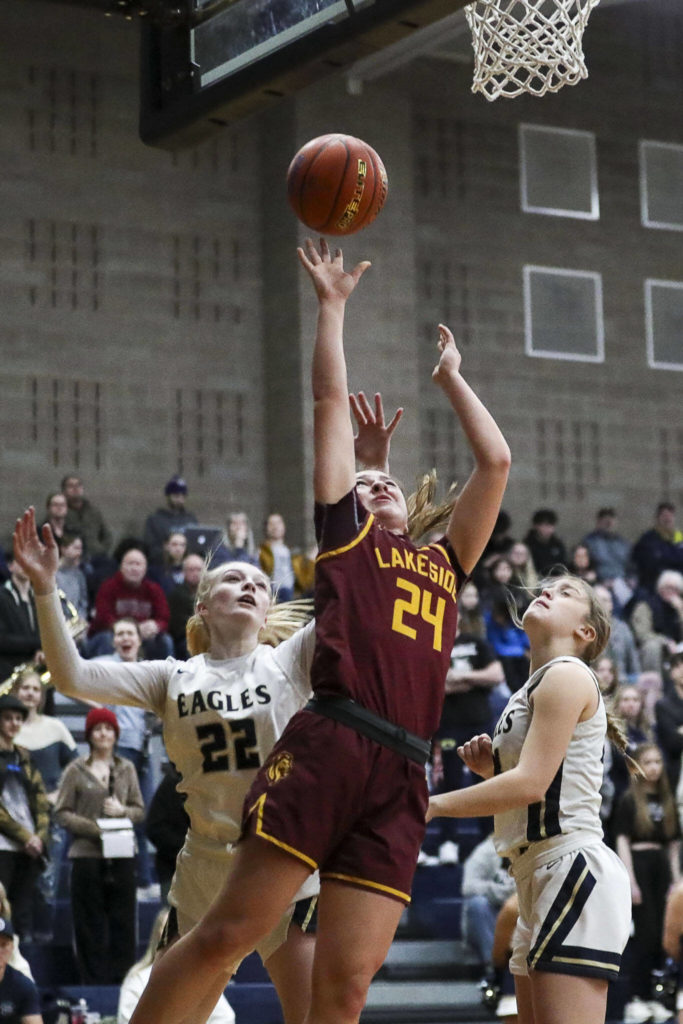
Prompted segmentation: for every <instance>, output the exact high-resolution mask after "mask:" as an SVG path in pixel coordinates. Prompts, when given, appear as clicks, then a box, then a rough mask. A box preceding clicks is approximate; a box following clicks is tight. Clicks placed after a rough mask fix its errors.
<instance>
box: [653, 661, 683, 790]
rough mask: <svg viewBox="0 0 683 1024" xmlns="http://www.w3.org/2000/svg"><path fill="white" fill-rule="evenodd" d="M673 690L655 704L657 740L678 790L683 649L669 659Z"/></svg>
mask: <svg viewBox="0 0 683 1024" xmlns="http://www.w3.org/2000/svg"><path fill="white" fill-rule="evenodd" d="M669 677H670V679H671V682H672V683H673V690H672V691H671V692H670V693H666V694H665V695H664V696H663V697H662V698H661V699H660V700H658V701H657V703H656V704H655V725H656V734H657V742H658V744H659V746H660V747H661V750H662V753H663V754H664V761H665V764H666V770H667V773H668V776H669V782H670V784H671V789H672V790H673V792H674V793H675V792H676V787H677V786H678V778H679V774H680V770H681V754H682V753H683V651H682V652H680V653H677V654H673V655H672V656H671V658H670V659H669Z"/></svg>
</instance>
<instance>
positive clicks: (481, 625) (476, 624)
mask: <svg viewBox="0 0 683 1024" xmlns="http://www.w3.org/2000/svg"><path fill="white" fill-rule="evenodd" d="M458 628H459V629H460V630H461V631H462V632H463V633H473V634H474V635H475V636H477V637H479V638H480V639H482V640H484V639H486V623H485V622H484V610H483V608H482V604H481V596H480V594H479V588H478V587H477V585H476V584H475V583H472V581H471V580H468V582H467V583H466V584H465V586H464V587H463V588H462V590H461V591H460V597H459V598H458Z"/></svg>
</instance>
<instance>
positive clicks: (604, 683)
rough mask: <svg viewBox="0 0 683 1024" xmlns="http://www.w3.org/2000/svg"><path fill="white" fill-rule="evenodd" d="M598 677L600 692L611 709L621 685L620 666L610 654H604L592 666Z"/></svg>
mask: <svg viewBox="0 0 683 1024" xmlns="http://www.w3.org/2000/svg"><path fill="white" fill-rule="evenodd" d="M592 668H593V671H594V672H595V675H596V676H597V679H598V685H599V687H600V693H601V694H602V697H603V700H604V701H605V704H606V705H607V707H608V709H610V710H611V708H612V706H613V703H614V698H615V696H616V693H617V690H618V688H619V685H620V682H621V680H620V678H619V667H618V665H617V663H616V661H615V660H614V658H610V656H609V655H608V654H603V655H601V657H599V658H598V660H597V661H596V662H595V664H594V665H593V666H592Z"/></svg>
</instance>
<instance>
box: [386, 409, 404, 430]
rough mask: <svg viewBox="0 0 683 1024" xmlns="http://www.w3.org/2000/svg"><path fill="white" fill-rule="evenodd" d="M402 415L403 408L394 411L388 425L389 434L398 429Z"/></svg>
mask: <svg viewBox="0 0 683 1024" xmlns="http://www.w3.org/2000/svg"><path fill="white" fill-rule="evenodd" d="M402 415H403V409H397V410H396V412H395V413H394V416H393V419H392V421H391V423H390V424H389V426H388V427H387V434H389V435H391V434H393V432H394V431H395V430H396V427H397V426H398V423H399V420H400V419H401V416H402Z"/></svg>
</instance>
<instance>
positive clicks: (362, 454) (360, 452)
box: [349, 391, 403, 473]
mask: <svg viewBox="0 0 683 1024" xmlns="http://www.w3.org/2000/svg"><path fill="white" fill-rule="evenodd" d="M349 403H350V405H351V411H352V413H353V416H354V419H355V421H356V424H357V426H358V433H357V434H356V436H355V437H354V439H353V446H354V452H355V455H356V460H357V461H358V462H359V463H360V464H361V465H362V466H363V468H364V469H381V470H382V471H383V472H385V473H388V471H389V447H390V444H391V436H392V434H393V433H394V431H395V430H396V427H397V426H398V424H399V420H400V419H401V416H402V415H403V409H397V410H396V412H395V413H394V416H393V419H392V420H391V422H390V423H388V424H387V423H385V421H384V407H383V405H382V396H381V395H380V394H379V392H378V393H377V394H376V395H375V408H374V409H373V408H372V406H371V405H370V402H369V401H368V399H367V398H366V396H365V393H364V392H363V391H359V392H358V394H357V395H354V394H351V395H349Z"/></svg>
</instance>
